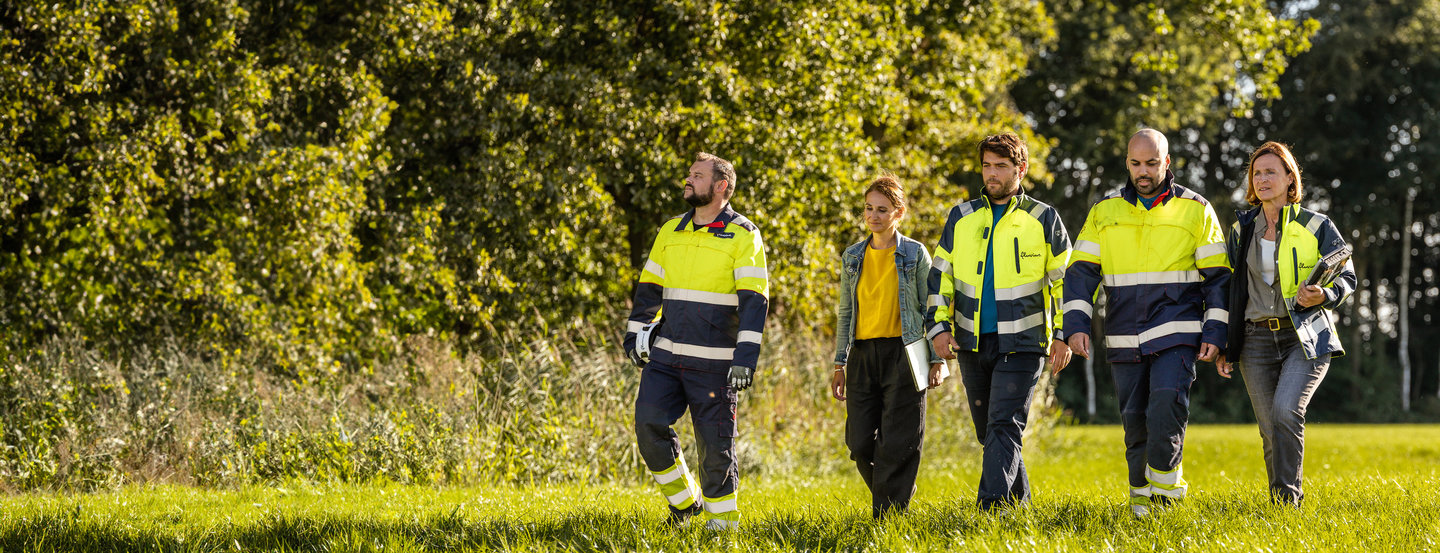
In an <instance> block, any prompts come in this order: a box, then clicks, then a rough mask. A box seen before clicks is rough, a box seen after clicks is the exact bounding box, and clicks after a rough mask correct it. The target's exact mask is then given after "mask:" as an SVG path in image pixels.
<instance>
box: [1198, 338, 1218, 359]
mask: <svg viewBox="0 0 1440 553" xmlns="http://www.w3.org/2000/svg"><path fill="white" fill-rule="evenodd" d="M1216 355H1220V346H1217V345H1215V344H1211V343H1209V342H1206V343H1202V344H1200V360H1201V361H1214V360H1215V356H1216Z"/></svg>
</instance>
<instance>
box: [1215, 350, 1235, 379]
mask: <svg viewBox="0 0 1440 553" xmlns="http://www.w3.org/2000/svg"><path fill="white" fill-rule="evenodd" d="M1234 368H1235V367H1232V366H1230V362H1229V361H1226V360H1225V354H1223V353H1222V354H1220V355H1218V356H1216V357H1215V372H1217V373H1220V376H1222V377H1224V378H1230V371H1231V370H1234Z"/></svg>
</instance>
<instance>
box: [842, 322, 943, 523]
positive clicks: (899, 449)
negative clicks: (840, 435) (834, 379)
mask: <svg viewBox="0 0 1440 553" xmlns="http://www.w3.org/2000/svg"><path fill="white" fill-rule="evenodd" d="M845 395H846V399H845V414H846V419H845V444H846V445H848V446H850V458H851V459H854V460H855V467H856V468H857V469H859V470H860V477H861V478H863V479H865V485H866V486H867V487H869V488H870V498H871V511H870V512H871V515H872V516H875V517H879V516H881V515H883V514H885V513H886V512H887V511H890V510H891V509H898V510H901V511H904V510H905V509H906V508H908V507H909V506H910V498H911V496H913V495H914V493H915V475H916V474H918V473H919V472H920V449H921V445H922V443H923V442H924V439H925V392H923V391H917V390H916V389H915V380H914V378H913V377H912V376H910V365H909V362H908V361H907V360H906V358H905V345H904V344H902V343H901V342H900V339H899V338H876V339H872V340H856V341H855V345H854V346H852V347H851V348H850V364H849V365H848V366H847V367H846V370H845Z"/></svg>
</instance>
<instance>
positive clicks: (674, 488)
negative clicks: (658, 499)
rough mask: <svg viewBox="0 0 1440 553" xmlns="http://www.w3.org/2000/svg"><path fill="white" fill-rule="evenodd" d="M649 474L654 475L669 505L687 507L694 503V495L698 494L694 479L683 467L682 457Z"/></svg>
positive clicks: (679, 507) (680, 507) (678, 507)
mask: <svg viewBox="0 0 1440 553" xmlns="http://www.w3.org/2000/svg"><path fill="white" fill-rule="evenodd" d="M650 474H651V475H653V476H654V477H655V483H656V484H659V485H660V494H661V495H664V496H665V500H666V501H669V502H670V506H671V507H674V508H676V509H689V508H690V506H691V505H693V504H694V503H695V497H696V496H698V495H700V494H699V491H698V489H697V488H696V487H695V479H694V478H692V477H691V476H690V471H689V470H688V469H686V468H685V458H684V457H681V458H679V459H677V460H676V461H675V465H674V466H671V467H670V468H668V469H665V470H662V471H660V472H651V473H650Z"/></svg>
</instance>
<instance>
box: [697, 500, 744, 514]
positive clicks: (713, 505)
mask: <svg viewBox="0 0 1440 553" xmlns="http://www.w3.org/2000/svg"><path fill="white" fill-rule="evenodd" d="M737 499H739V498H737V497H734V496H731V497H730V499H726V500H725V501H715V500H713V499H710V498H708V497H707V498H705V510H706V511H707V512H709V513H710V514H715V515H718V514H720V513H728V512H730V511H734V510H735V507H736V506H737V505H738V503H737V502H736V500H737Z"/></svg>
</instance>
